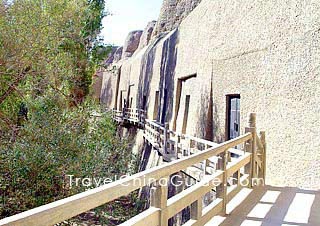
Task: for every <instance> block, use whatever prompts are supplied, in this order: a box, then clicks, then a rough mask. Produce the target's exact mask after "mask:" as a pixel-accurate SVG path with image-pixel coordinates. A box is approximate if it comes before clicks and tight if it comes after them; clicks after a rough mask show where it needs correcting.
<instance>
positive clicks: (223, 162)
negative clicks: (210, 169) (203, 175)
mask: <svg viewBox="0 0 320 226" xmlns="http://www.w3.org/2000/svg"><path fill="white" fill-rule="evenodd" d="M227 158H228V153H227V150H226V151H224V152H223V153H222V154H221V155H220V158H219V159H218V168H219V170H222V171H223V179H222V183H221V184H220V185H219V186H218V187H217V198H221V199H222V211H221V214H222V215H226V214H227V203H228V200H227V179H228V178H227V172H226V169H227Z"/></svg>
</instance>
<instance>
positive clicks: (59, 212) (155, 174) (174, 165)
mask: <svg viewBox="0 0 320 226" xmlns="http://www.w3.org/2000/svg"><path fill="white" fill-rule="evenodd" d="M250 139H252V135H251V134H250V133H248V134H245V135H242V136H240V137H238V138H236V139H233V140H230V141H227V142H225V143H222V144H219V145H218V146H217V147H214V148H209V149H208V150H206V151H203V152H199V153H197V154H194V155H192V156H189V157H187V158H184V159H179V160H176V161H173V162H170V163H167V164H164V165H161V166H158V167H155V168H151V169H149V170H146V171H143V172H140V173H137V174H135V175H132V176H129V177H127V178H124V179H122V180H118V181H115V182H113V183H110V184H107V185H104V186H101V187H98V188H95V189H92V190H89V191H86V192H83V193H80V194H77V195H74V196H71V197H69V198H65V199H62V200H59V201H56V202H53V203H50V204H47V205H44V206H41V207H38V208H35V209H32V210H29V211H26V212H23V213H21V214H17V215H14V216H12V217H8V218H5V219H3V220H1V221H0V225H16V226H18V225H53V224H56V223H59V222H61V221H63V220H66V219H69V218H72V217H74V216H76V215H78V214H81V213H83V212H86V211H88V210H90V209H93V208H95V207H98V206H100V205H103V204H105V203H108V202H110V201H113V200H115V199H117V198H119V197H121V196H124V195H127V194H129V193H130V192H132V191H134V190H136V189H139V188H142V187H144V186H146V185H150V183H153V182H155V181H157V180H159V179H161V178H164V177H166V176H169V175H171V174H174V173H176V172H178V171H181V170H183V169H185V168H187V167H189V166H192V165H194V164H196V163H198V162H201V161H203V160H205V159H208V158H210V157H212V156H216V155H218V154H220V153H222V152H224V151H226V150H227V149H229V148H231V147H234V146H237V145H238V144H241V143H243V142H245V141H247V140H250ZM136 181H139V182H141V183H139V184H137V183H136Z"/></svg>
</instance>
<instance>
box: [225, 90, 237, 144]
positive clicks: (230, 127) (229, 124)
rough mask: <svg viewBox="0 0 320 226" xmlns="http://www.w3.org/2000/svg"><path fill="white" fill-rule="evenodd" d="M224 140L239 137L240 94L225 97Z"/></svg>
mask: <svg viewBox="0 0 320 226" xmlns="http://www.w3.org/2000/svg"><path fill="white" fill-rule="evenodd" d="M226 102H227V103H226V104H227V105H226V108H227V110H226V140H231V139H234V138H236V137H238V136H240V94H231V95H227V100H226Z"/></svg>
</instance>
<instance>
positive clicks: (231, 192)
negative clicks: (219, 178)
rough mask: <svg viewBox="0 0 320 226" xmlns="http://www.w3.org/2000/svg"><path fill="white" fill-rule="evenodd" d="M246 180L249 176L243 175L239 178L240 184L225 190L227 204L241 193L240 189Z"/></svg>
mask: <svg viewBox="0 0 320 226" xmlns="http://www.w3.org/2000/svg"><path fill="white" fill-rule="evenodd" d="M248 179H249V175H248V174H245V175H243V176H242V177H241V178H240V183H238V184H236V185H232V186H230V187H228V189H227V197H228V200H229V202H230V201H231V200H232V199H233V198H234V197H235V196H236V195H237V194H238V193H239V192H240V191H241V189H242V188H243V186H242V185H243V184H244V182H246V180H248Z"/></svg>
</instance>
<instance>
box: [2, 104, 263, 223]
mask: <svg viewBox="0 0 320 226" xmlns="http://www.w3.org/2000/svg"><path fill="white" fill-rule="evenodd" d="M112 115H113V118H114V119H115V120H116V121H118V122H119V123H129V124H132V125H136V126H139V127H140V128H142V129H144V137H145V139H146V141H147V142H149V143H150V144H151V145H152V146H153V147H154V148H155V149H156V150H157V151H159V153H160V154H161V155H163V157H164V158H165V159H167V161H168V162H167V163H164V164H163V165H161V166H157V167H154V168H151V169H148V170H146V171H143V172H140V173H137V174H135V175H132V176H129V177H127V178H124V179H122V180H118V181H115V182H113V183H110V184H107V185H104V186H101V187H98V188H95V189H92V190H89V191H86V192H83V193H80V194H77V195H74V196H71V197H69V198H65V199H62V200H59V201H56V202H53V203H50V204H47V205H44V206H41V207H38V208H35V209H32V210H29V211H26V212H24V213H21V214H18V215H15V216H12V217H8V218H5V219H3V220H0V225H54V224H56V223H59V222H62V221H64V220H66V219H69V218H72V217H74V216H77V215H79V214H81V213H83V212H86V211H88V210H91V209H93V208H96V207H98V206H100V205H103V204H105V203H108V202H111V201H113V200H115V199H117V198H119V197H121V196H125V195H128V194H129V193H130V192H133V191H135V190H137V189H141V188H143V187H144V186H151V187H152V189H151V197H150V200H151V207H150V208H149V209H147V210H145V211H144V212H142V213H141V214H139V215H137V216H135V217H134V218H132V219H130V220H129V221H127V222H125V223H123V224H121V225H122V226H128V225H135V226H145V225H148V226H167V225H168V219H170V218H171V217H173V216H175V215H176V214H177V213H179V212H181V211H182V210H183V209H184V208H186V207H190V212H191V218H190V220H189V221H188V222H187V223H185V224H184V225H185V226H189V225H205V224H207V225H208V224H209V225H214V224H211V223H210V222H211V221H212V220H213V219H214V217H215V216H218V215H219V214H220V215H222V216H223V215H226V213H227V207H228V204H230V203H231V202H232V200H234V198H235V196H236V195H237V194H238V193H239V192H240V191H242V190H243V188H244V187H248V188H250V189H253V190H255V189H256V186H255V183H256V182H258V181H259V180H257V179H256V178H262V179H264V178H265V156H266V143H265V133H264V132H261V133H260V135H257V132H256V126H255V121H256V117H255V114H251V115H250V119H249V126H248V127H247V128H245V134H243V135H242V136H240V137H237V138H235V139H233V140H230V141H226V142H224V143H221V144H216V143H213V142H211V141H206V140H203V139H200V138H196V137H192V136H189V135H185V134H179V133H176V132H175V131H170V130H169V127H168V124H166V125H161V124H159V123H157V122H154V121H150V120H148V119H146V117H145V115H146V114H145V112H144V111H143V110H140V109H123V110H122V111H112ZM236 146H237V147H239V146H241V147H242V149H241V150H238V149H234V147H236ZM190 168H197V169H198V171H200V174H199V176H198V178H197V181H198V182H197V183H196V184H194V185H193V186H191V187H189V188H187V189H185V190H183V191H182V192H180V193H178V194H176V195H175V196H173V197H171V198H169V199H168V183H169V182H168V181H170V176H171V175H173V174H175V173H177V172H181V171H187V170H188V169H190ZM260 182H261V181H260ZM208 192H215V194H216V198H215V199H214V200H213V201H212V202H211V203H209V204H207V205H204V202H203V197H204V196H205V195H206V194H207V193H208Z"/></svg>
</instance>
